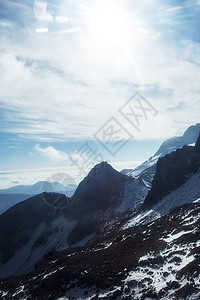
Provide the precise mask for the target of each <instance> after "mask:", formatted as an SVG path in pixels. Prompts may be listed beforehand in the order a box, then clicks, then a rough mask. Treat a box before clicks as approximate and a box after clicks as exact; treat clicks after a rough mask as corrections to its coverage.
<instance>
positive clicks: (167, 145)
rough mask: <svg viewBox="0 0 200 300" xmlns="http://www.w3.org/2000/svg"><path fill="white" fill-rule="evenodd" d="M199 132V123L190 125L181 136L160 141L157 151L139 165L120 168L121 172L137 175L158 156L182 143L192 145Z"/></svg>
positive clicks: (153, 162) (151, 164)
mask: <svg viewBox="0 0 200 300" xmlns="http://www.w3.org/2000/svg"><path fill="white" fill-rule="evenodd" d="M199 134H200V123H197V124H196V125H192V126H190V127H189V128H188V129H187V130H186V131H185V132H184V134H183V136H179V137H173V138H169V139H167V140H166V141H165V142H163V143H162V145H161V146H160V148H159V149H158V151H157V152H156V153H155V154H154V155H153V156H152V157H150V158H149V159H148V160H147V161H145V162H144V163H142V164H141V165H140V166H138V167H137V168H135V169H134V170H132V169H126V170H122V171H121V172H122V173H123V174H126V175H129V176H138V175H139V174H141V172H143V171H144V170H146V169H148V168H150V167H152V166H154V165H155V164H156V163H157V161H158V159H159V158H160V157H163V156H165V155H166V154H169V153H171V152H173V151H175V150H176V149H178V148H182V147H183V146H184V145H192V144H194V143H195V142H196V140H197V138H198V136H199Z"/></svg>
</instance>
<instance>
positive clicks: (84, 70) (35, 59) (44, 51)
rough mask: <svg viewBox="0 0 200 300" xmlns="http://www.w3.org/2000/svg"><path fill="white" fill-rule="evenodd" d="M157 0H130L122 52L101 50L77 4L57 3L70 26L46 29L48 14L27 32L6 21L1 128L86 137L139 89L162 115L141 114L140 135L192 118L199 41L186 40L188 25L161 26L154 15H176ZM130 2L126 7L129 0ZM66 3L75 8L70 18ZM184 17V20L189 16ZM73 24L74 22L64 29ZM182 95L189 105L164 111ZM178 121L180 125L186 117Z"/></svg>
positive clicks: (199, 105) (42, 137) (29, 134)
mask: <svg viewBox="0 0 200 300" xmlns="http://www.w3.org/2000/svg"><path fill="white" fill-rule="evenodd" d="M122 2H123V1H122ZM128 2H129V1H128ZM149 3H150V4H149ZM159 3H160V2H159V1H155V0H151V1H149V2H148V1H146V0H143V1H142V2H141V4H140V3H138V4H135V1H134V5H137V11H138V13H137V15H136V14H135V11H136V10H135V9H129V13H130V16H131V17H132V19H134V26H133V28H132V30H133V34H132V36H131V38H130V41H128V44H127V45H126V46H127V47H123V51H124V52H123V51H122V52H121V53H120V58H119V57H118V55H117V54H116V53H113V55H110V56H109V57H105V56H103V55H102V52H101V51H99V50H98V49H97V47H96V45H95V43H94V41H93V40H91V39H90V36H89V35H88V32H87V30H86V29H87V28H84V26H83V24H85V23H84V22H86V21H87V20H84V19H82V18H84V13H83V11H80V8H79V9H78V8H77V7H75V4H68V3H65V4H63V5H64V6H62V7H61V6H60V8H58V16H62V17H63V18H67V20H68V22H64V23H63V24H65V23H66V24H65V26H68V27H65V28H63V27H60V30H57V29H58V28H57V27H56V28H57V29H56V30H57V31H55V30H54V31H53V30H51V29H52V28H53V26H55V24H54V22H53V21H52V20H51V22H49V23H50V24H47V25H46V23H45V26H42V25H44V24H43V23H41V24H40V25H41V28H43V27H46V26H48V29H49V33H48V34H35V33H34V30H33V31H31V28H32V27H31V26H33V24H32V23H31V24H30V30H27V28H26V29H24V30H25V32H24V31H17V30H16V28H13V26H12V27H11V28H10V29H9V30H10V31H9V34H8V31H7V30H8V29H7V28H6V31H5V32H6V33H5V34H4V31H3V29H2V35H1V38H0V45H1V47H0V76H1V81H0V108H1V112H2V116H1V117H2V121H3V122H2V123H3V124H4V127H3V129H2V130H4V131H5V132H12V133H15V134H16V135H17V136H18V138H20V139H32V140H35V141H37V142H41V141H51V142H52V141H64V140H69V139H75V140H81V139H88V138H91V137H92V136H93V134H94V133H95V132H96V131H97V130H98V129H99V128H100V127H101V126H102V125H103V124H104V123H105V122H106V121H107V120H108V119H110V117H111V116H112V115H113V114H115V112H117V111H118V109H119V108H120V107H121V106H122V105H123V104H124V103H125V102H126V101H127V99H129V98H130V97H131V96H132V95H133V94H134V93H135V92H136V91H137V90H139V91H140V92H141V93H142V94H144V96H145V97H146V98H147V99H148V100H149V101H150V102H151V103H152V105H154V106H155V107H156V108H157V109H158V111H159V115H160V117H158V118H157V119H156V118H155V120H154V121H153V122H148V121H147V122H146V126H147V127H148V128H149V129H148V131H147V130H146V129H145V130H143V131H141V135H140V138H141V139H144V138H146V137H147V133H151V132H154V133H155V136H156V137H157V138H163V137H164V138H165V137H167V136H170V135H171V134H173V133H174V132H175V129H174V127H175V126H174V125H175V123H176V122H180V121H182V120H183V119H184V120H185V122H186V123H187V122H189V121H190V123H196V122H198V120H199V114H198V112H199V109H200V101H199V81H200V66H199V65H198V64H199V61H200V52H199V49H200V46H199V44H198V43H195V42H194V41H193V40H192V32H191V39H188V40H187V41H185V40H184V39H183V37H182V36H180V28H179V27H174V26H175V25H174V26H172V27H171V25H169V24H167V25H166V26H167V27H165V26H164V27H162V26H160V23H159V22H160V21H159V18H160V17H163V18H165V17H166V16H167V17H168V15H170V16H171V15H173V17H175V13H176V10H175V9H174V7H170V6H167V8H165V10H164V9H163V10H160V9H159V8H160V6H159V5H158V4H159ZM129 4H130V8H131V5H133V4H131V1H130V3H129ZM143 4H145V5H143ZM68 5H71V6H72V7H71V8H72V9H68V8H69V7H68ZM48 7H51V6H50V4H48V6H47V9H49V8H48ZM167 9H168V10H170V9H171V11H172V10H173V12H174V13H173V14H170V13H169V11H168V12H167ZM68 11H73V13H74V18H72V16H71V15H70V14H69V13H68ZM177 11H178V13H180V11H182V10H180V11H179V10H178V9H177ZM151 12H152V14H151ZM183 12H185V10H184V9H183ZM160 13H161V16H160ZM166 14H167V15H166ZM152 18H155V19H152ZM74 19H76V22H77V23H76V24H74V23H73V22H72V20H74ZM79 19H80V20H79ZM185 22H186V25H187V24H188V22H189V19H185ZM194 22H195V21H194ZM57 23H58V22H57ZM155 24H157V27H156V25H155ZM75 25H76V27H80V30H77V31H75V32H71V33H69V32H68V33H66V32H65V33H64V32H63V30H64V29H65V30H67V29H68V30H69V29H70V30H71V29H74V28H75ZM158 25H159V26H158ZM81 28H82V29H81ZM54 29H55V27H54ZM84 30H85V31H84ZM171 35H172V38H171ZM179 37H180V39H179ZM170 38H171V39H170ZM176 40H179V41H180V43H176ZM180 45H181V46H180ZM118 54H119V53H118ZM120 83H125V84H120ZM127 83H129V84H128V85H127ZM180 102H184V103H187V105H184V106H181V107H180V109H176V110H174V111H172V110H171V111H169V109H168V108H169V107H177V108H178V107H179V106H178V104H179V103H180ZM194 107H195V109H194ZM166 120H167V121H166ZM124 122H125V121H124ZM181 126H182V129H183V128H184V129H185V126H184V124H183V125H181ZM160 128H162V130H161V129H160ZM163 129H164V130H163ZM41 153H42V152H41Z"/></svg>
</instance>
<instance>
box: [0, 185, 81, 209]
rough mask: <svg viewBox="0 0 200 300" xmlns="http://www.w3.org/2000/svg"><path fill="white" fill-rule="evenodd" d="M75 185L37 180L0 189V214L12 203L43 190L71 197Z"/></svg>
mask: <svg viewBox="0 0 200 300" xmlns="http://www.w3.org/2000/svg"><path fill="white" fill-rule="evenodd" d="M76 188H77V186H76V185H72V184H69V185H67V186H65V185H63V184H62V183H59V182H48V181H39V182H37V183H35V184H33V185H18V186H14V187H11V188H7V189H0V214H2V213H3V212H5V211H6V210H8V209H9V208H10V207H12V206H13V205H15V204H17V203H19V202H21V201H24V200H25V199H28V198H30V197H31V196H34V195H37V194H41V193H43V192H56V193H62V194H65V195H66V196H68V197H71V196H72V195H73V194H74V192H75V190H76Z"/></svg>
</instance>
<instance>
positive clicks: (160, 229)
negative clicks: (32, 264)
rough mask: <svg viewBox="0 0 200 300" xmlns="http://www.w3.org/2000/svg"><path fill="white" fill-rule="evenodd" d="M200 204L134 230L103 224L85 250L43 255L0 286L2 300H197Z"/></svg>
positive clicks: (113, 223)
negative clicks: (29, 268)
mask: <svg viewBox="0 0 200 300" xmlns="http://www.w3.org/2000/svg"><path fill="white" fill-rule="evenodd" d="M199 214H200V203H199V202H197V203H193V204H186V205H184V206H181V207H178V208H176V209H174V210H173V211H172V212H171V213H170V214H168V215H166V216H163V217H162V218H159V219H158V220H156V221H153V222H150V223H148V226H147V225H138V226H135V227H134V228H128V229H123V225H124V222H125V219H124V218H123V217H122V216H121V218H119V217H118V218H115V219H110V220H108V221H107V222H106V223H105V224H104V225H103V226H102V227H101V230H100V233H99V235H98V236H97V237H96V238H94V239H93V240H91V241H90V242H89V243H88V244H87V245H86V246H85V247H82V248H68V249H65V250H63V251H60V250H59V251H55V252H51V253H49V255H47V256H46V257H45V258H44V259H43V261H41V262H40V263H39V264H38V265H37V266H36V269H35V270H34V271H33V272H32V273H29V274H26V276H24V275H21V276H18V277H10V278H7V279H4V280H1V282H0V295H1V299H2V300H7V299H13V300H15V299H34V300H40V299H44V300H45V299H53V300H54V299H60V300H61V299H63V300H64V299H66V300H67V299H85V300H86V299H87V300H94V299H102V300H103V299H104V300H111V299H118V300H120V299H138V300H146V299H157V300H159V299H160V300H161V299H162V300H164V299H167V300H172V299H176V300H183V299H185V300H194V299H196V300H198V299H199V296H200V284H199V274H200V255H199V247H200V242H199V230H200V229H199V225H200V223H199Z"/></svg>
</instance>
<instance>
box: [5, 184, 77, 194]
mask: <svg viewBox="0 0 200 300" xmlns="http://www.w3.org/2000/svg"><path fill="white" fill-rule="evenodd" d="M70 188H73V189H74V190H75V188H76V186H74V187H71V185H70ZM66 190H67V187H66V186H65V185H63V184H62V183H59V182H48V181H39V182H36V183H35V184H33V185H17V186H14V187H11V188H7V189H0V194H26V195H37V194H41V193H43V192H50V193H51V192H56V193H63V194H66Z"/></svg>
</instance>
